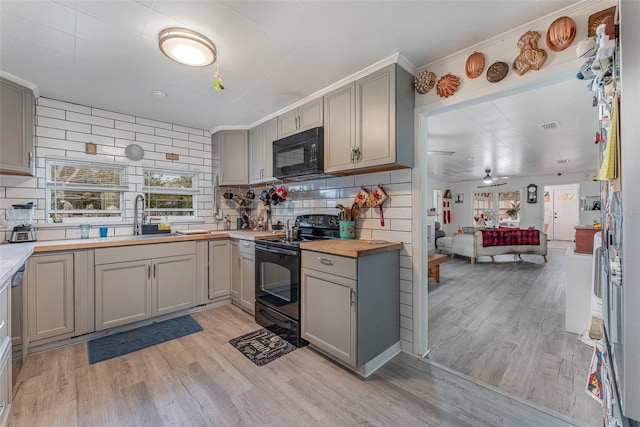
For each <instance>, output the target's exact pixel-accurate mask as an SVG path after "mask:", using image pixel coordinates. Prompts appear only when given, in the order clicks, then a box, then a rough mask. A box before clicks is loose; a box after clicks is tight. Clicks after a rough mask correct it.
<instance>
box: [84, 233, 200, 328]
mask: <svg viewBox="0 0 640 427" xmlns="http://www.w3.org/2000/svg"><path fill="white" fill-rule="evenodd" d="M196 247H197V246H196V242H176V243H161V244H155V245H145V246H144V247H142V249H141V248H140V247H136V246H128V247H112V248H101V249H96V250H95V264H96V266H95V276H96V277H95V284H96V286H95V292H96V295H95V306H96V310H95V326H96V330H103V329H108V328H112V327H114V326H120V325H125V324H127V323H132V322H136V321H139V320H144V319H148V318H151V317H154V316H159V315H163V314H167V313H171V312H174V311H178V310H182V309H186V308H190V307H193V306H195V305H196V288H197V251H196Z"/></svg>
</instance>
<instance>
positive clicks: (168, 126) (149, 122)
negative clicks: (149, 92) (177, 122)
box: [136, 117, 173, 130]
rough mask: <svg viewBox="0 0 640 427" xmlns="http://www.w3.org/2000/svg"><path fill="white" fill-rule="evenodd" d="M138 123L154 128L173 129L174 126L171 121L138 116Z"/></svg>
mask: <svg viewBox="0 0 640 427" xmlns="http://www.w3.org/2000/svg"><path fill="white" fill-rule="evenodd" d="M136 123H138V124H141V125H146V126H152V127H154V128H162V129H169V130H171V129H172V128H173V126H172V125H171V123H165V122H159V121H157V120H150V119H145V118H142V117H136Z"/></svg>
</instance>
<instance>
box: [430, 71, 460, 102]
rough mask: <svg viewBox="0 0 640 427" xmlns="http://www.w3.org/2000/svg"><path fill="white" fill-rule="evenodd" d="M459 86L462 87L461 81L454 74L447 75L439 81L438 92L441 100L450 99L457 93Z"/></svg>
mask: <svg viewBox="0 0 640 427" xmlns="http://www.w3.org/2000/svg"><path fill="white" fill-rule="evenodd" d="M458 86H460V79H459V78H458V77H457V76H454V75H453V74H446V75H444V76H442V77H440V80H438V84H437V85H436V90H437V91H438V95H440V97H441V98H448V97H450V96H451V95H453V94H454V93H456V91H457V90H458Z"/></svg>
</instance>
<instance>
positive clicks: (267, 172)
mask: <svg viewBox="0 0 640 427" xmlns="http://www.w3.org/2000/svg"><path fill="white" fill-rule="evenodd" d="M276 139H278V119H277V118H273V119H271V120H269V121H267V122H264V123H262V124H260V125H258V126H256V127H254V128H253V129H251V130H249V184H260V183H263V182H269V181H273V180H274V179H275V178H274V177H273V141H275V140H276Z"/></svg>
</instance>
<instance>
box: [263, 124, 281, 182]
mask: <svg viewBox="0 0 640 427" xmlns="http://www.w3.org/2000/svg"><path fill="white" fill-rule="evenodd" d="M262 126H263V127H264V132H263V134H262V135H263V139H264V141H263V142H264V173H263V176H262V181H263V182H269V181H273V180H274V178H273V141H275V140H276V139H278V119H277V118H273V119H271V120H269V121H268V122H264V123H263V124H262Z"/></svg>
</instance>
